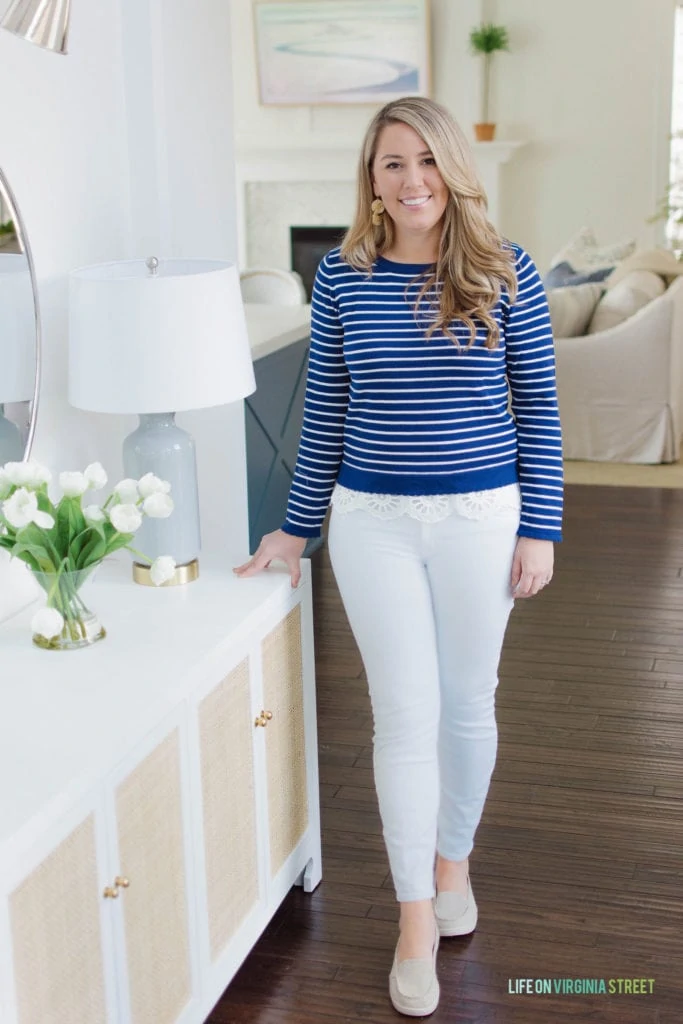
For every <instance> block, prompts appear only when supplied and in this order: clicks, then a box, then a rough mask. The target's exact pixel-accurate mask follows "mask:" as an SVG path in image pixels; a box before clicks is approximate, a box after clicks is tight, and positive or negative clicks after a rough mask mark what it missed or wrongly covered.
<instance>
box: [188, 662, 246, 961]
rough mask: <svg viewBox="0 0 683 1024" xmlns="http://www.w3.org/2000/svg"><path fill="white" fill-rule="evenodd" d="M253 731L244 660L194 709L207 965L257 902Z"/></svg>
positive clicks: (223, 946)
mask: <svg viewBox="0 0 683 1024" xmlns="http://www.w3.org/2000/svg"><path fill="white" fill-rule="evenodd" d="M253 729H254V723H253V721H252V713H251V697H250V691H249V667H248V662H247V661H246V660H245V661H243V662H242V663H241V664H240V665H238V666H237V668H235V669H234V670H233V671H232V672H231V673H230V675H228V676H227V677H226V678H225V679H224V680H223V682H222V683H219V685H218V686H216V688H215V689H214V690H212V691H211V693H209V694H208V695H207V696H206V697H205V698H204V700H203V701H202V702H201V704H200V706H199V743H200V750H201V771H202V799H203V808H204V817H203V822H204V855H205V858H206V895H207V903H208V912H209V939H210V944H211V959H212V960H215V959H216V957H217V956H218V955H219V954H220V953H221V951H222V950H223V949H224V948H225V946H226V945H227V943H228V942H229V940H230V938H231V937H232V936H233V935H234V933H235V932H236V930H237V929H238V927H239V925H240V923H241V922H242V921H243V920H244V918H245V916H246V915H247V913H248V912H249V910H250V909H251V907H253V906H254V904H255V903H256V901H257V900H258V863H257V853H256V798H255V795H254V756H253V747H252V732H253Z"/></svg>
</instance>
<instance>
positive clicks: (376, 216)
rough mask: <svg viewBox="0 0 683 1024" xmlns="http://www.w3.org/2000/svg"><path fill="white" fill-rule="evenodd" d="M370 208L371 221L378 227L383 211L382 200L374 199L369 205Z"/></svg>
mask: <svg viewBox="0 0 683 1024" xmlns="http://www.w3.org/2000/svg"><path fill="white" fill-rule="evenodd" d="M370 209H371V210H372V223H373V224H374V226H375V227H376V228H378V227H379V226H380V224H381V223H382V214H383V213H384V203H383V202H382V200H381V199H375V201H374V202H373V204H372V206H371V207H370Z"/></svg>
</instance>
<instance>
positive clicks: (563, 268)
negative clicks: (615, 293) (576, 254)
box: [543, 260, 615, 289]
mask: <svg viewBox="0 0 683 1024" xmlns="http://www.w3.org/2000/svg"><path fill="white" fill-rule="evenodd" d="M614 269H615V268H614V267H600V269H599V270H583V271H581V270H575V269H574V267H573V266H572V265H571V263H567V261H566V260H564V261H563V262H562V263H557V264H556V265H555V266H554V267H551V268H550V270H549V271H548V273H547V274H546V275H545V277H544V278H543V284H544V286H545V288H546V289H548V288H567V287H569V286H571V285H577V284H588V282H589V281H604V280H605V278H606V277H609V275H610V274H611V273H612V271H613V270H614Z"/></svg>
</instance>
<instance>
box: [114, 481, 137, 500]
mask: <svg viewBox="0 0 683 1024" xmlns="http://www.w3.org/2000/svg"><path fill="white" fill-rule="evenodd" d="M114 494H116V495H117V497H118V498H119V500H120V501H121V503H122V504H123V505H134V504H135V502H136V501H137V500H138V498H139V497H140V495H139V494H138V482H137V480H131V479H130V477H126V479H125V480H119V482H118V483H117V485H116V487H115V488H114Z"/></svg>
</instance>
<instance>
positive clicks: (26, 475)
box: [4, 460, 52, 488]
mask: <svg viewBox="0 0 683 1024" xmlns="http://www.w3.org/2000/svg"><path fill="white" fill-rule="evenodd" d="M4 471H5V474H6V475H7V476H8V477H9V479H10V481H11V482H12V483H13V484H14V485H15V487H29V488H34V487H40V485H41V484H47V483H49V482H50V480H51V479H52V473H51V472H50V470H49V469H47V467H45V466H41V464H40V463H39V462H35V461H33V460H29V461H28V462H8V463H6V465H5V466H4Z"/></svg>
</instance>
